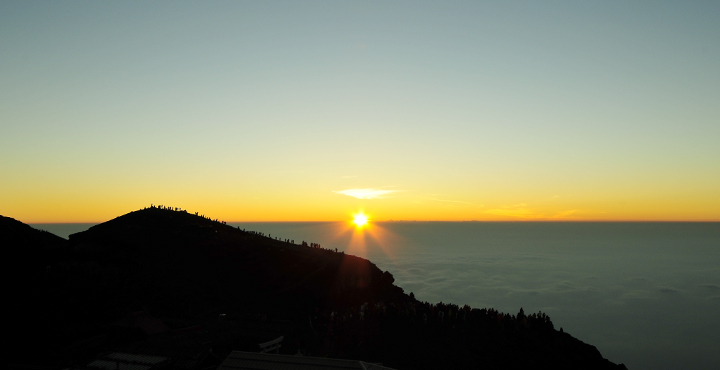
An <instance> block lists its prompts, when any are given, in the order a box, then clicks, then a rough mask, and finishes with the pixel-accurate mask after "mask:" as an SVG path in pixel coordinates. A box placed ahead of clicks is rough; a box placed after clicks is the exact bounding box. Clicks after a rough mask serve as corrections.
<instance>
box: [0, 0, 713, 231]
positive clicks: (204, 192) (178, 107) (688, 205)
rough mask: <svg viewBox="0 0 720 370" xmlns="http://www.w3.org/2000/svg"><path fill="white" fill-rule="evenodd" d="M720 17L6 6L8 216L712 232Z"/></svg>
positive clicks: (569, 9) (621, 11) (708, 8)
mask: <svg viewBox="0 0 720 370" xmlns="http://www.w3.org/2000/svg"><path fill="white" fill-rule="evenodd" d="M719 18H720V3H719V2H717V1H707V2H701V1H687V2H677V1H675V2H665V1H652V2H647V1H596V2H571V1H568V2H554V1H550V2H542V3H540V2H532V1H526V2H513V1H504V2H483V1H467V2H465V1H442V2H422V1H409V2H404V1H393V2H375V1H363V2H314V1H308V2H295V1H291V2H279V1H272V2H270V1H264V2H223V1H215V2H183V1H172V2H163V1H154V2H132V1H124V2H119V3H98V2H84V1H74V2H35V1H2V2H0V214H2V215H4V216H8V217H13V218H16V219H18V220H20V221H23V222H26V223H43V222H45V223H48V222H103V221H105V220H108V219H111V218H114V217H116V216H119V215H121V214H124V213H127V212H130V211H133V210H136V209H140V208H143V207H148V206H150V205H151V204H155V205H167V206H172V207H180V208H183V209H187V210H188V211H191V212H196V211H197V212H200V213H202V214H205V215H208V216H210V217H213V218H218V219H221V220H225V221H229V222H230V221H339V220H346V219H349V218H350V217H351V214H353V213H355V212H357V211H359V210H362V211H364V212H365V213H366V214H368V215H369V216H370V219H371V220H445V221H459V220H480V221H502V220H506V221H507V220H510V221H514V220H517V221H521V220H522V221H531V220H543V221H547V220H563V221H576V220H577V221H583V220H586V221H592V220H597V221H607V220H614V221H617V220H620V221H622V220H628V221H640V220H657V221H663V220H668V221H670V220H672V221H720V191H718V189H720V145H718V143H719V142H720V104H718V102H720V68H718V66H719V65H720V22H718V21H717V20H718V19H719Z"/></svg>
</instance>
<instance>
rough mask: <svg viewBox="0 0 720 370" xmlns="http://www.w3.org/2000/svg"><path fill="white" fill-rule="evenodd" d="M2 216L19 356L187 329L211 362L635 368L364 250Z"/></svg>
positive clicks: (75, 356) (143, 223)
mask: <svg viewBox="0 0 720 370" xmlns="http://www.w3.org/2000/svg"><path fill="white" fill-rule="evenodd" d="M1 221H2V223H0V231H1V232H2V238H3V240H4V241H3V243H4V244H5V245H6V248H4V250H5V251H6V256H8V257H9V259H8V261H14V263H13V265H14V266H15V267H13V268H12V269H11V271H12V272H13V274H14V275H15V276H17V277H18V278H19V283H17V284H11V285H12V286H13V289H11V297H12V299H11V301H12V302H13V305H12V309H11V313H10V315H11V317H13V320H11V323H10V325H9V326H10V327H9V336H10V338H11V340H10V341H9V343H10V345H9V349H10V351H9V353H10V355H9V358H10V362H11V363H24V364H34V365H45V366H58V367H60V366H63V367H68V366H75V367H83V366H84V365H86V364H87V363H88V361H90V360H91V359H93V358H96V357H97V356H100V355H102V353H107V352H108V351H111V350H118V349H123V348H125V349H126V350H127V351H130V349H134V351H136V352H138V351H139V352H142V351H146V352H143V353H145V354H150V353H148V352H147V351H151V349H150V348H152V351H156V352H154V353H159V352H157V351H161V349H159V348H161V347H162V348H168V349H167V351H166V352H163V353H170V352H172V351H170V350H171V349H172V348H175V347H177V346H179V345H180V344H178V343H180V339H178V338H181V339H182V338H185V339H183V341H184V342H183V343H185V344H183V345H184V346H186V347H183V348H186V350H185V351H186V352H188V351H196V352H197V353H198V356H200V355H202V356H204V357H202V358H203V359H205V360H203V361H205V362H202V361H198V365H197V366H200V364H201V363H202V364H204V365H203V366H205V367H208V363H207V361H210V364H211V365H212V359H213V356H214V358H217V359H222V358H224V356H226V355H227V354H228V353H229V352H230V351H232V350H247V351H257V350H258V347H257V344H258V343H259V342H262V341H264V340H266V339H272V338H274V337H278V336H280V335H283V337H284V340H283V342H282V343H283V346H282V347H281V350H282V351H281V353H286V354H296V353H305V354H312V355H319V356H330V357H339V358H348V359H358V360H363V361H370V362H382V363H383V364H385V365H386V366H390V367H394V368H398V369H406V368H407V369H410V368H451V367H452V368H474V367H484V368H511V367H518V366H521V367H533V368H553V369H564V368H567V369H569V368H589V369H593V368H597V369H605V368H607V369H610V368H624V366H623V365H615V364H613V363H611V362H610V361H608V360H606V359H604V358H603V357H602V356H601V354H600V353H599V352H598V351H597V349H596V348H595V347H593V346H591V345H588V344H585V343H583V342H581V341H579V340H577V339H575V338H573V337H571V336H570V335H569V334H567V333H563V332H562V331H557V330H555V329H554V327H553V326H552V323H551V322H550V320H549V318H546V317H545V315H544V314H543V315H534V316H531V315H527V316H526V315H524V313H522V310H521V312H519V313H518V314H517V316H516V315H512V316H511V315H508V314H501V313H498V312H496V311H494V310H486V309H483V310H478V309H470V308H469V307H464V308H463V307H458V306H457V305H452V304H443V303H440V304H437V305H430V304H428V303H426V302H420V301H417V300H416V299H415V298H414V297H413V296H412V295H407V294H405V293H404V291H403V289H402V288H400V287H398V286H396V285H394V278H393V276H392V274H390V273H389V272H384V271H382V270H380V269H379V268H378V267H377V266H376V265H374V264H373V263H371V262H370V261H368V260H366V259H363V258H360V257H356V256H351V255H347V254H344V253H342V252H340V253H338V252H336V251H332V250H328V249H323V248H320V247H319V246H317V245H315V244H312V243H311V244H307V243H306V242H304V241H303V242H290V241H284V240H278V239H275V238H272V237H270V236H265V235H263V234H262V233H260V232H254V231H246V230H240V229H238V228H234V227H232V226H229V225H226V224H225V223H224V222H219V221H216V220H215V221H214V220H211V219H208V218H207V217H204V216H201V215H198V214H191V213H188V212H185V211H182V210H178V209H175V208H173V209H169V208H165V207H155V206H153V207H150V208H146V209H142V210H138V211H134V212H130V213H128V214H125V215H123V216H120V217H117V218H115V219H113V220H110V221H107V222H104V223H102V224H98V225H95V226H93V227H91V228H90V229H88V230H87V231H84V232H80V233H76V234H72V235H70V237H69V240H67V241H66V240H65V239H62V238H59V237H57V236H54V235H52V234H50V233H47V232H43V231H40V230H35V229H33V228H31V227H30V226H28V225H25V224H22V223H21V222H19V221H16V220H13V219H10V218H6V217H3V218H2V220H1ZM445 313H447V317H445V316H443V315H444V314H445ZM353 315H354V316H353ZM200 337H202V339H198V338H200ZM188 338H195V339H193V340H190V339H188ZM193 341H194V342H193ZM151 342H152V343H154V344H153V345H152V346H151V345H149V344H148V343H151ZM158 343H162V345H161V344H158ZM187 343H190V344H187ZM173 346H175V347H173ZM163 351H164V350H163ZM176 352H177V350H176V351H175V352H173V353H176ZM188 353H189V352H188ZM193 353H195V352H193ZM168 356H170V355H168ZM198 358H200V357H198ZM178 363H179V362H178ZM178 366H179V365H178ZM171 367H172V366H171Z"/></svg>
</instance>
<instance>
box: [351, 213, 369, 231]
mask: <svg viewBox="0 0 720 370" xmlns="http://www.w3.org/2000/svg"><path fill="white" fill-rule="evenodd" d="M353 223H354V224H355V226H356V227H357V228H358V229H359V228H362V227H363V226H365V225H367V223H368V217H367V216H366V215H365V214H363V213H362V212H360V213H356V214H354V215H353Z"/></svg>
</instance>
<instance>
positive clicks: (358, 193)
mask: <svg viewBox="0 0 720 370" xmlns="http://www.w3.org/2000/svg"><path fill="white" fill-rule="evenodd" d="M397 191H398V190H380V189H371V188H368V189H347V190H340V191H333V193H337V194H342V195H347V196H350V197H355V198H358V199H378V198H382V197H383V195H387V194H391V193H395V192H397Z"/></svg>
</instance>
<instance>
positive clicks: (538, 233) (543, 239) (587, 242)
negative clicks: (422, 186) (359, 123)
mask: <svg viewBox="0 0 720 370" xmlns="http://www.w3.org/2000/svg"><path fill="white" fill-rule="evenodd" d="M232 225H233V226H238V227H240V228H241V229H247V230H255V231H260V232H264V233H265V234H270V235H271V236H272V237H279V238H281V239H294V240H295V242H296V243H300V242H301V241H303V240H304V241H307V242H315V243H320V244H321V245H322V247H325V248H333V249H334V248H338V250H343V251H346V252H347V253H350V254H355V255H359V256H362V257H366V258H368V259H370V260H371V261H372V262H374V263H375V264H376V265H378V267H379V268H381V269H382V270H387V271H390V272H391V273H392V274H393V276H395V280H396V284H397V285H398V286H401V287H403V288H404V289H405V291H406V292H407V293H410V292H413V293H414V294H415V296H416V298H417V299H420V300H422V301H428V302H431V303H437V302H440V301H442V302H452V303H456V304H469V305H470V306H471V307H477V308H483V307H487V308H490V307H493V308H496V309H498V310H500V311H504V312H508V313H512V314H516V313H517V312H518V310H519V309H520V307H522V308H523V309H524V310H525V312H526V313H530V312H538V311H542V312H545V313H547V314H548V315H550V317H551V319H552V321H553V323H554V324H555V327H556V328H557V329H559V328H560V327H562V328H563V329H564V330H565V331H566V332H568V333H570V334H572V335H573V336H575V337H576V338H578V339H580V340H582V341H584V342H586V343H590V344H592V345H594V346H596V347H597V348H598V350H600V352H601V353H602V354H603V356H604V357H606V358H608V359H609V360H611V361H613V362H616V363H621V362H622V363H625V364H626V365H627V366H628V368H629V369H632V370H641V369H678V368H693V369H718V368H720V352H718V351H717V344H718V343H720V331H719V330H718V328H720V224H719V223H471V222H465V223H463V222H459V223H450V222H387V223H375V224H374V225H373V226H372V227H371V228H370V229H368V230H365V231H363V232H359V231H357V230H354V229H353V228H351V227H350V226H349V225H347V224H344V223H232ZM34 226H35V227H38V228H43V229H46V230H48V231H51V232H54V231H53V228H54V227H55V228H56V229H58V226H51V225H34ZM82 227H85V228H87V227H89V225H87V226H75V229H72V227H70V226H66V228H65V229H63V230H60V229H58V230H56V231H57V232H56V233H57V234H58V235H60V236H63V237H67V235H64V234H66V233H68V230H70V229H72V231H73V232H77V231H81V230H78V228H82Z"/></svg>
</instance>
